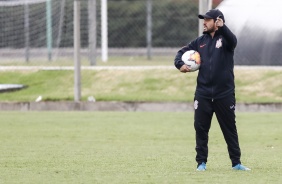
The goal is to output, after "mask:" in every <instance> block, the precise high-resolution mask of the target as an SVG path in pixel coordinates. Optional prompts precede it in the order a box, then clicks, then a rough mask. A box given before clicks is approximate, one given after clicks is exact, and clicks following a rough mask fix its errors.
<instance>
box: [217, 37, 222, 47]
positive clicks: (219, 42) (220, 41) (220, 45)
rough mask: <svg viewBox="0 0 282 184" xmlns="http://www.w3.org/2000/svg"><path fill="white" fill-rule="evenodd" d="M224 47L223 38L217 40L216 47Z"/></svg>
mask: <svg viewBox="0 0 282 184" xmlns="http://www.w3.org/2000/svg"><path fill="white" fill-rule="evenodd" d="M220 47H222V38H219V39H218V40H217V41H216V45H215V48H220Z"/></svg>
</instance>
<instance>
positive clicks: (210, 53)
mask: <svg viewBox="0 0 282 184" xmlns="http://www.w3.org/2000/svg"><path fill="white" fill-rule="evenodd" d="M213 41H214V38H211V48H209V49H210V50H209V51H210V52H209V55H210V81H211V98H212V101H213V82H212V75H213V72H212V51H213Z"/></svg>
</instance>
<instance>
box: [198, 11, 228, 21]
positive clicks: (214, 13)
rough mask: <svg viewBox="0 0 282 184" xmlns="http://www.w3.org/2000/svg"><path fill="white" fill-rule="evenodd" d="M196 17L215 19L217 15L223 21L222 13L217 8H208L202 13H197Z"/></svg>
mask: <svg viewBox="0 0 282 184" xmlns="http://www.w3.org/2000/svg"><path fill="white" fill-rule="evenodd" d="M198 17H199V19H204V18H207V19H214V20H216V19H217V17H219V18H221V19H222V20H223V22H225V20H224V16H223V13H222V12H221V11H220V10H219V9H212V10H209V11H208V12H207V13H206V14H204V15H201V14H199V15H198Z"/></svg>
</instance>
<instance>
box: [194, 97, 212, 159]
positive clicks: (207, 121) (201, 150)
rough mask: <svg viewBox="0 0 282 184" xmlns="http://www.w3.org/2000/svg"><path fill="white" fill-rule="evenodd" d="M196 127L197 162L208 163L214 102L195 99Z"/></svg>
mask: <svg viewBox="0 0 282 184" xmlns="http://www.w3.org/2000/svg"><path fill="white" fill-rule="evenodd" d="M194 109H195V113H194V127H195V131H196V148H195V150H196V162H197V163H198V164H201V163H202V162H205V163H206V162H207V158H208V139H209V135H208V134H209V130H210V126H211V120H212V116H213V109H212V101H211V100H208V99H204V98H199V97H195V99H194Z"/></svg>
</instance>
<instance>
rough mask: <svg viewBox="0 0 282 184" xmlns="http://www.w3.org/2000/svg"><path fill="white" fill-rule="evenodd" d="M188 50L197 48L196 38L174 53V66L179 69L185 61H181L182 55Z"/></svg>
mask: <svg viewBox="0 0 282 184" xmlns="http://www.w3.org/2000/svg"><path fill="white" fill-rule="evenodd" d="M188 50H197V44H196V40H194V41H192V42H190V43H189V44H188V45H186V46H184V47H182V48H181V49H180V50H179V51H178V52H177V54H176V56H175V59H174V66H175V67H176V68H177V69H178V70H179V69H180V68H181V66H183V65H184V64H185V63H184V62H183V61H182V59H181V57H182V55H183V54H184V53H185V52H186V51H188Z"/></svg>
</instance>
